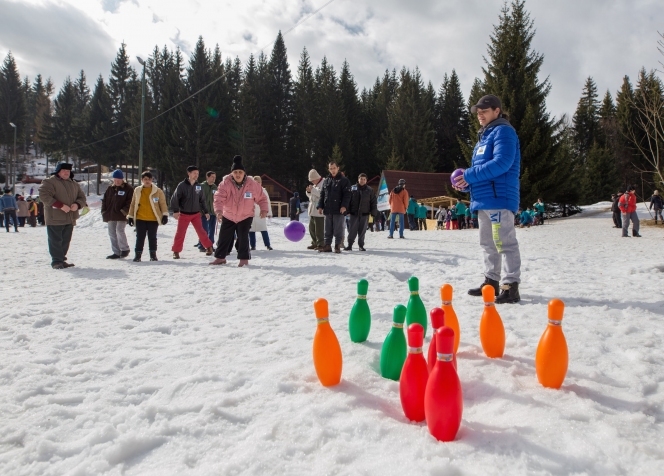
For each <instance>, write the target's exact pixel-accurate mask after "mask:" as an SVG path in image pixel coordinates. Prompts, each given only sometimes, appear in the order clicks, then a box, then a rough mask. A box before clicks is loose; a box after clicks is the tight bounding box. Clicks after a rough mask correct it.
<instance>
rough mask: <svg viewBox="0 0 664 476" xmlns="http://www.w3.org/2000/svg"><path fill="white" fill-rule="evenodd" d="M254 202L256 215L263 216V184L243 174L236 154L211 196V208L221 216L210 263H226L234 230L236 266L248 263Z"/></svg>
mask: <svg viewBox="0 0 664 476" xmlns="http://www.w3.org/2000/svg"><path fill="white" fill-rule="evenodd" d="M254 204H258V206H259V207H260V214H259V216H260V218H265V217H266V216H267V213H268V207H267V196H266V195H265V193H263V187H261V185H260V184H258V183H257V182H256V181H255V180H254V179H253V178H251V177H248V176H247V174H246V172H245V170H244V166H243V165H242V157H240V156H239V155H236V156H235V157H234V158H233V167H232V168H231V173H230V175H227V176H226V177H224V179H223V180H222V181H221V183H220V184H219V188H218V189H217V193H216V194H215V196H214V211H215V213H216V214H217V216H221V217H222V219H221V227H220V230H219V241H218V242H217V250H216V251H215V253H214V256H215V260H214V261H212V262H211V263H210V264H212V265H220V264H226V256H228V254H229V251H228V250H229V249H230V246H231V245H232V243H233V240H234V237H235V233H237V249H238V253H237V257H238V258H239V259H240V264H239V265H238V266H239V267H242V266H246V265H248V264H249V260H250V259H251V253H250V252H249V230H250V228H251V223H252V221H253V219H254Z"/></svg>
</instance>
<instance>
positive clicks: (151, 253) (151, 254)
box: [150, 251, 159, 261]
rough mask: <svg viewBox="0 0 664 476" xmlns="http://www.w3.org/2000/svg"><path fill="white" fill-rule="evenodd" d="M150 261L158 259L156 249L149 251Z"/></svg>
mask: <svg viewBox="0 0 664 476" xmlns="http://www.w3.org/2000/svg"><path fill="white" fill-rule="evenodd" d="M150 261H159V260H158V259H157V252H156V251H150Z"/></svg>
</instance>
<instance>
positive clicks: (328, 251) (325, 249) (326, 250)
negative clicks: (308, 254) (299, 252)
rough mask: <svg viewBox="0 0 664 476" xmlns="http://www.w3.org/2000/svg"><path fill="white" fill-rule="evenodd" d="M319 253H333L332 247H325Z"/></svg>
mask: <svg viewBox="0 0 664 476" xmlns="http://www.w3.org/2000/svg"><path fill="white" fill-rule="evenodd" d="M318 252H319V253H332V245H325V246H323V248H321V249H320V250H318Z"/></svg>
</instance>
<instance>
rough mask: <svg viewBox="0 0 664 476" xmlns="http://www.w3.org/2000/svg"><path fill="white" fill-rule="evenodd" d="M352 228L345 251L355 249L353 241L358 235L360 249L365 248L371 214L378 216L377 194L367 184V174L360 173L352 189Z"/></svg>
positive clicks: (350, 208) (350, 211)
mask: <svg viewBox="0 0 664 476" xmlns="http://www.w3.org/2000/svg"><path fill="white" fill-rule="evenodd" d="M350 191H351V196H350V206H349V208H348V211H349V213H350V230H349V231H348V246H347V247H346V248H344V250H345V251H351V250H352V249H353V242H354V241H355V238H356V237H357V238H358V240H357V243H358V244H359V245H360V251H366V250H365V249H364V236H365V234H366V233H367V226H368V224H369V215H371V216H373V217H376V216H377V215H378V209H377V205H376V194H375V193H374V191H373V189H372V188H371V187H369V186H368V185H367V175H366V174H360V175H359V177H358V178H357V183H356V184H355V185H353V186H352V187H351V189H350Z"/></svg>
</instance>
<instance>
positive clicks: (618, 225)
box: [613, 212, 622, 228]
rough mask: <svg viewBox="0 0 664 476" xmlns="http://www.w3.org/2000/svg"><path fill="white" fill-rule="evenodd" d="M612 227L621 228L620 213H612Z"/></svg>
mask: <svg viewBox="0 0 664 476" xmlns="http://www.w3.org/2000/svg"><path fill="white" fill-rule="evenodd" d="M613 225H614V226H615V227H616V228H622V213H620V212H613Z"/></svg>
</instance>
